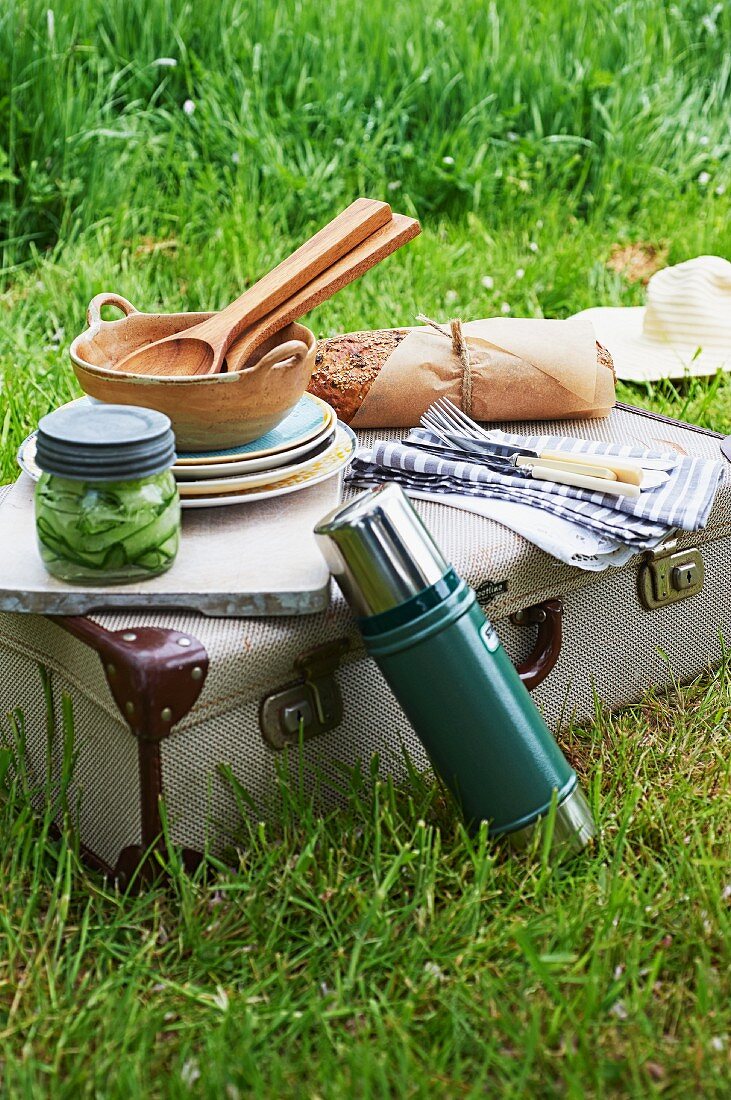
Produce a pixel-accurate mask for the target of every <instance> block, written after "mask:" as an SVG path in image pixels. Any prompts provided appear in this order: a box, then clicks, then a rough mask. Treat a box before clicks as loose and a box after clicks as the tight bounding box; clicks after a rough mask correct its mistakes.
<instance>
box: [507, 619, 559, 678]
mask: <svg viewBox="0 0 731 1100" xmlns="http://www.w3.org/2000/svg"><path fill="white" fill-rule="evenodd" d="M510 621H511V622H512V623H514V624H515V625H516V626H530V625H533V624H536V625H537V626H538V635H537V637H536V644H535V646H534V647H533V651H532V652H531V654H530V655H529V656H528V657H527V658H526V660H525V661H523V663H522V664H520V665H517V670H518V675H519V676H520V678H521V680H522V681H523V683H524V684H525V686H526V687H527V688H528V690H529V691H533V689H534V688H537V687H538V685H539V684H542V683H543V681H544V680H545V679H546V677H547V676H548V674H549V672H550V671H551V670H552V669H553V668H554V666H555V664H556V662H557V661H558V658H559V655H560V653H561V642H562V640H563V625H562V624H563V604H562V603H561V600H559V599H552V600H544V602H543V603H539V604H534V605H533V606H532V607H526V608H524V609H523V610H522V611H517V612H516V613H515V614H514V615H511V616H510Z"/></svg>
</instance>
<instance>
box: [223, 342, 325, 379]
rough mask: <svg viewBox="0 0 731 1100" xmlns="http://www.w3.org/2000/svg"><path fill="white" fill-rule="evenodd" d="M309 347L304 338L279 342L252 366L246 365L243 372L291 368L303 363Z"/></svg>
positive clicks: (250, 372)
mask: <svg viewBox="0 0 731 1100" xmlns="http://www.w3.org/2000/svg"><path fill="white" fill-rule="evenodd" d="M308 352H309V348H308V347H307V344H305V343H304V341H302V340H287V341H286V342H285V343H284V344H277V345H276V347H273V348H272V349H271V351H268V352H267V353H266V355H262V357H261V359H257V361H256V362H255V363H252V365H251V366H250V367H246V368H245V369H244V370H243V371H241V372H239V373H241V374H249V375H250V374H252V373H253V372H254V371H257V370H261V369H262V367H263V368H264V369H265V370H267V369H268V368H269V367H276V368H277V369H278V370H284V369H291V368H292V367H295V366H298V365H299V364H300V363H303V362H304V360H305V359H306V358H307V355H308Z"/></svg>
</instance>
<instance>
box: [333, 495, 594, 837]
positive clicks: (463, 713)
mask: <svg viewBox="0 0 731 1100" xmlns="http://www.w3.org/2000/svg"><path fill="white" fill-rule="evenodd" d="M315 535H316V538H317V541H318V543H319V545H320V547H321V549H322V552H323V554H324V556H325V559H326V561H327V563H328V565H329V567H330V571H331V572H332V574H333V575H334V577H335V579H336V581H337V582H338V584H339V586H340V588H341V589H342V592H343V594H344V596H345V598H346V599H347V601H348V603H349V604H350V606H351V608H352V610H353V612H354V614H355V615H356V617H357V620H358V625H359V627H360V630H361V632H362V635H363V639H364V642H365V645H366V648H367V650H368V652H369V653H370V655H371V656H372V657H373V658H374V659H375V661H376V662H377V664H378V666H379V668H380V669H381V671H382V673H383V675H384V676H385V678H386V680H387V681H388V683H389V685H390V687H391V689H392V691H393V693H394V695H395V696H396V698H397V699H398V701H399V703H400V704H401V706H402V707H403V710H404V712H405V714H406V716H407V718H408V719H409V721H410V722H411V724H412V726H413V727H414V730H415V732H416V734H417V736H418V737H419V739H420V740H421V742H422V744H423V745H424V747H425V749H426V751H427V753H428V755H429V757H430V759H431V761H432V763H433V765H434V768H435V770H436V772H437V773H438V774H439V775H440V776H441V777H442V779H443V780H444V782H445V783H447V784H448V786H449V787H450V788H451V789H452V791H453V792H454V794H455V796H456V797H457V800H458V802H459V803H460V805H461V808H462V811H463V813H464V816H465V819H466V821H467V822H468V824H472V825H474V824H477V823H479V822H480V821H482V820H487V821H488V822H489V827H490V832H491V833H493V834H495V835H498V834H505V835H507V836H508V838H509V839H510V840H511V841H512V842H513V843H514V844H515V845H516V846H517V847H525V846H526V845H527V844H528V843H529V841H530V835H531V832H532V831H533V829H534V828H535V826H536V823H537V822H538V821H539V819H540V818H541V817H543V816H544V815H545V814H547V812H548V811H549V808H550V806H551V802H552V800H553V798H554V797H555V799H556V802H557V809H556V816H555V820H554V830H553V846H554V847H555V848H559V847H560V848H561V850H562V854H568V853H569V852H571V851H579V850H580V849H582V848H583V847H584V846H585V845H586V843H587V841H588V840H589V839H590V838H591V837H592V836H593V835H594V822H593V819H592V815H591V810H590V809H589V806H588V804H587V802H586V799H585V798H584V795H583V793H582V791H581V789H580V787H579V784H578V780H577V777H576V774H575V772H574V771H573V770H572V769H571V767H570V766H569V764H568V762H567V761H566V758H565V757H564V755H563V753H562V752H561V750H560V749H559V747H558V745H557V744H556V742H555V741H554V739H553V737H552V736H551V734H550V732H549V730H548V727H547V726H546V724H545V722H544V721H543V719H542V717H541V715H540V713H539V711H538V709H537V707H536V705H535V703H534V702H533V700H532V699H531V697H530V695H529V694H528V691H527V689H526V688H525V686H524V685H523V683H522V681H521V679H520V677H519V675H518V673H517V672H516V670H515V668H514V666H513V664H512V662H511V661H510V658H509V657H508V655H507V654H506V652H505V650H504V649H503V647H502V646H501V644H500V642H499V641H498V637H497V634H496V633H495V630H494V629H493V627H492V626H491V624H490V623H489V622H488V620H487V619H486V618H485V615H484V614H483V612H482V610H481V609H480V606H479V604H478V603H477V598H476V596H475V593H474V592H473V590H472V589H471V588H470V587H469V585H467V584H466V583H465V581H463V580H462V579H461V578H460V577H458V576H457V574H456V573H455V572H454V570H453V569H452V568H450V566H449V565H448V563H447V562H446V561H445V560H444V558H443V557H442V554H441V553H440V551H439V549H438V548H437V546H436V544H435V543H434V541H433V539H432V538H431V535H430V534H429V532H428V531H427V529H426V527H425V526H424V524H423V523H422V521H421V520H420V518H419V516H418V515H417V514H416V512H415V511H414V508H413V507H412V505H411V503H410V501H409V500H408V498H407V496H406V495H405V494H404V492H403V490H402V489H400V488H399V486H397V485H384V486H381V487H380V488H378V489H375V490H374V491H372V492H368V493H365V494H364V495H363V496H360V497H358V498H357V499H355V500H354V501H352V502H351V503H349V504H345V505H341V506H340V507H338V508H336V509H335V510H334V511H333V512H330V513H329V514H328V515H327V516H325V518H324V519H323V520H321V522H320V523H319V524H318V525H317V527H316V528H315Z"/></svg>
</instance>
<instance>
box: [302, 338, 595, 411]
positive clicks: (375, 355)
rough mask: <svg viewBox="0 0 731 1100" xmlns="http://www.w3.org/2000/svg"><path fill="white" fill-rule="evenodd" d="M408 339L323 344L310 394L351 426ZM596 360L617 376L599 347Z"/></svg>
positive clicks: (319, 350) (349, 340)
mask: <svg viewBox="0 0 731 1100" xmlns="http://www.w3.org/2000/svg"><path fill="white" fill-rule="evenodd" d="M408 335H409V329H401V328H396V329H382V330H380V331H376V332H349V333H347V334H346V335H344V336H333V337H331V338H330V339H328V340H321V341H320V342H319V344H318V346H317V355H316V358H315V370H314V372H313V374H312V379H311V381H310V384H309V386H308V389H309V391H310V393H313V394H315V395H316V396H317V397H321V398H322V399H323V400H324V401H327V402H328V404H330V405H332V407H333V408H334V409H335V412H336V413H337V414H338V417H339V418H340V420H344V421H345V423H346V424H349V423H350V422H351V420H352V419H353V417H354V416H355V414H356V412H357V411H358V409H359V408H360V406H361V405H362V403H363V400H364V398H365V397H366V394H367V393H368V391H369V390H370V388H371V386H372V385H373V382H374V381H375V379H376V377H377V376H378V374H379V372H380V371H381V368H382V367H383V366H384V364H385V363H386V361H387V360H388V359H389V358H390V356H391V355H392V354H393V352H394V351H395V350H396V348H397V347H398V346H399V344H400V343H401V342H402V341H403V340H404V339H405V338H406V337H407V336H408ZM596 360H597V364H598V366H601V367H606V368H608V369H609V370H611V371H612V374H614V364H613V362H612V357H611V355H610V354H609V352H608V351H607V349H606V348H604V347H602V345H601V344H599V343H597V344H596Z"/></svg>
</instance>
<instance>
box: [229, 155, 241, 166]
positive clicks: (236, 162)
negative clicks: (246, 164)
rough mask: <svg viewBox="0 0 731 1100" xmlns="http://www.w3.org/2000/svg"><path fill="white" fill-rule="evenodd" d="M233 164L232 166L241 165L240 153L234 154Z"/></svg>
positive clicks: (232, 157)
mask: <svg viewBox="0 0 731 1100" xmlns="http://www.w3.org/2000/svg"><path fill="white" fill-rule="evenodd" d="M231 163H232V164H241V157H240V156H239V154H238V153H232V154H231Z"/></svg>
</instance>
